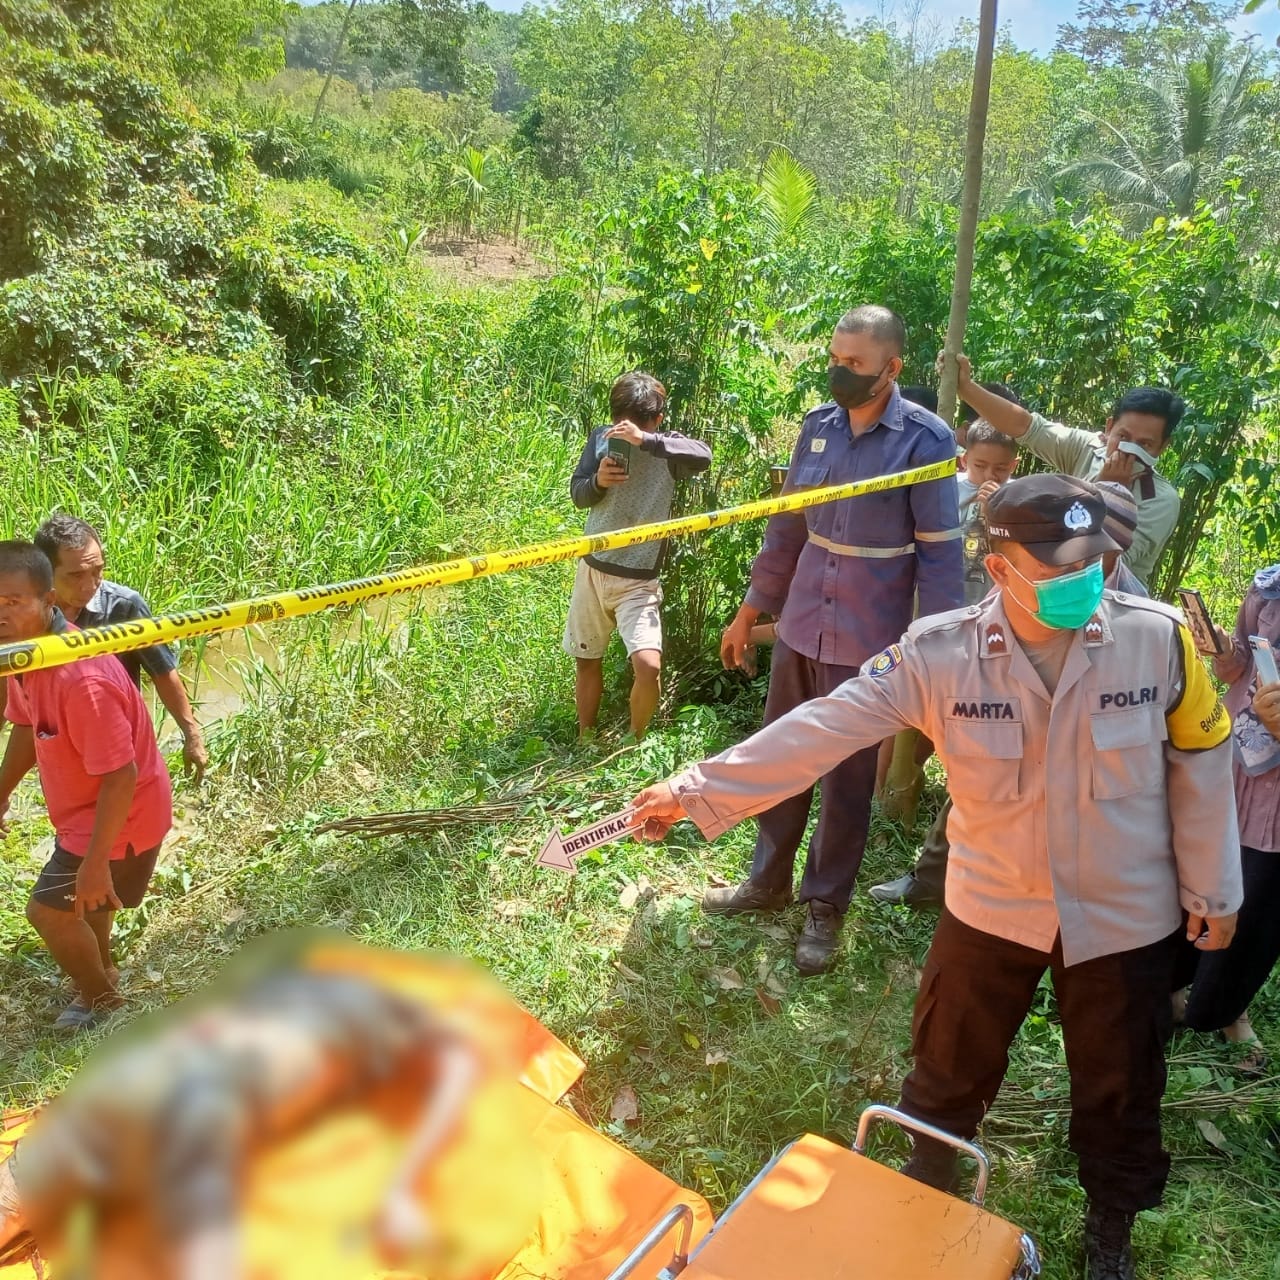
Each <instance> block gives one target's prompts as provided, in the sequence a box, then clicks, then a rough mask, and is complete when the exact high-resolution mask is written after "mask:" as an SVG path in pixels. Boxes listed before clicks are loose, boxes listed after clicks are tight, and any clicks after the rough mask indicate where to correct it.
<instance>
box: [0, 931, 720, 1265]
mask: <svg viewBox="0 0 1280 1280" xmlns="http://www.w3.org/2000/svg"><path fill="white" fill-rule="evenodd" d="M309 963H310V964H311V965H313V966H314V967H317V968H334V969H339V970H340V971H342V972H346V973H351V972H358V973H361V974H363V975H365V976H368V977H370V978H372V979H374V980H375V981H377V982H378V983H379V984H385V985H386V986H389V987H392V988H394V989H395V990H396V991H397V992H398V993H400V994H401V995H404V996H407V997H409V998H414V999H421V1000H423V1001H424V1002H428V1003H429V1004H430V1007H431V1008H432V1009H433V1010H434V1011H436V1012H437V1013H449V1012H453V1013H455V1014H456V1015H457V1017H456V1018H455V1019H454V1022H455V1025H465V1024H466V1023H467V1022H470V1023H472V1024H474V1025H473V1027H472V1028H471V1029H472V1030H474V1032H475V1039H476V1040H478V1041H479V1042H480V1044H481V1047H482V1051H483V1053H484V1056H485V1058H486V1059H487V1060H488V1062H489V1064H490V1066H491V1068H494V1067H496V1068H498V1069H496V1070H491V1072H490V1077H489V1079H488V1080H487V1081H486V1082H485V1084H484V1086H483V1089H482V1091H480V1092H478V1094H477V1096H476V1097H475V1099H474V1101H473V1105H471V1106H469V1107H468V1113H467V1118H466V1120H465V1122H464V1123H463V1125H462V1127H461V1129H460V1132H459V1133H458V1135H457V1137H456V1138H455V1140H454V1141H453V1142H451V1144H450V1146H449V1148H448V1149H447V1150H445V1151H444V1152H442V1153H441V1156H440V1158H439V1160H438V1162H436V1163H435V1164H433V1167H432V1168H431V1170H430V1171H429V1174H428V1176H427V1178H426V1179H425V1180H424V1183H423V1185H422V1186H421V1187H420V1193H421V1196H422V1203H423V1206H424V1208H425V1209H426V1210H427V1211H428V1213H429V1214H430V1216H431V1218H432V1220H433V1222H434V1223H436V1224H437V1225H438V1226H439V1227H440V1228H441V1234H442V1235H446V1234H448V1233H449V1231H450V1229H451V1228H452V1227H455V1226H458V1225H459V1224H463V1225H464V1226H465V1230H459V1231H457V1232H454V1233H453V1235H455V1236H457V1237H458V1240H457V1241H456V1242H455V1243H456V1246H457V1247H455V1248H454V1249H453V1251H452V1253H451V1254H450V1257H449V1259H448V1262H447V1265H442V1266H441V1267H440V1268H439V1269H437V1268H435V1267H433V1268H432V1270H431V1271H430V1273H429V1274H423V1273H419V1272H417V1271H413V1272H409V1271H394V1272H393V1271H388V1270H386V1269H385V1267H384V1265H383V1264H381V1263H380V1262H379V1261H378V1259H377V1257H376V1254H375V1253H374V1250H373V1246H372V1242H371V1240H370V1239H369V1237H368V1232H367V1230H363V1231H362V1230H361V1227H362V1224H366V1223H367V1222H368V1221H369V1220H370V1219H371V1217H372V1215H373V1212H374V1209H375V1207H376V1206H377V1204H378V1202H379V1199H380V1196H381V1195H382V1193H383V1192H384V1190H385V1188H386V1186H387V1185H388V1184H389V1181H390V1178H391V1176H392V1171H393V1170H394V1169H395V1167H396V1165H397V1163H398V1160H399V1156H400V1152H401V1150H402V1147H403V1141H404V1136H405V1133H406V1131H407V1129H408V1121H409V1119H410V1118H411V1117H412V1115H413V1113H414V1110H415V1109H416V1107H417V1106H418V1105H419V1103H420V1099H419V1098H418V1097H417V1096H416V1095H415V1094H412V1093H409V1092H406V1094H405V1096H404V1097H403V1098H397V1097H396V1096H394V1094H392V1095H391V1096H389V1097H383V1098H381V1099H380V1105H379V1107H378V1109H377V1111H376V1112H375V1111H373V1110H360V1111H355V1110H347V1111H342V1112H338V1113H335V1114H334V1115H332V1116H329V1117H326V1118H325V1119H324V1120H323V1121H321V1122H320V1123H319V1124H317V1125H315V1126H313V1127H312V1128H311V1129H309V1130H308V1131H307V1132H305V1133H303V1134H300V1135H298V1136H297V1137H295V1138H293V1139H291V1140H289V1141H287V1142H284V1143H282V1144H280V1145H279V1146H276V1147H274V1148H272V1149H270V1150H268V1151H264V1152H263V1153H261V1154H260V1155H259V1156H257V1157H256V1158H255V1159H254V1161H253V1164H252V1168H251V1172H250V1176H249V1182H248V1185H247V1187H246V1188H245V1192H244V1197H243V1216H242V1221H241V1229H242V1238H243V1242H244V1243H243V1248H244V1253H245V1257H246V1267H245V1274H246V1275H248V1276H251V1277H253V1280H528V1278H529V1277H555V1280H605V1277H606V1276H608V1274H609V1273H610V1272H611V1271H612V1270H614V1269H615V1268H616V1267H617V1266H618V1264H619V1263H620V1262H621V1261H622V1259H623V1258H625V1257H626V1256H627V1255H628V1251H629V1250H631V1249H632V1245H633V1244H634V1242H635V1239H636V1235H637V1232H638V1230H639V1229H641V1228H642V1226H643V1225H644V1224H646V1223H648V1222H651V1221H652V1220H653V1219H654V1218H655V1217H661V1216H664V1215H665V1214H667V1213H668V1212H669V1211H670V1210H671V1209H672V1208H674V1207H675V1206H676V1205H679V1206H681V1212H682V1214H683V1215H686V1216H688V1218H689V1220H690V1222H691V1228H692V1230H693V1232H694V1233H695V1234H696V1236H697V1237H699V1238H700V1237H701V1236H702V1235H703V1234H705V1233H706V1231H708V1230H709V1229H710V1227H711V1225H712V1222H713V1217H712V1214H711V1210H710V1208H709V1207H708V1206H707V1205H706V1203H705V1202H704V1201H703V1200H702V1199H701V1197H699V1196H697V1195H696V1194H694V1193H692V1192H690V1191H688V1190H686V1189H684V1188H682V1187H680V1186H679V1185H678V1184H677V1183H675V1182H673V1181H672V1180H671V1179H670V1178H667V1177H666V1176H665V1175H663V1174H662V1173H659V1172H658V1170H656V1169H654V1168H652V1167H651V1166H650V1165H648V1164H646V1163H645V1162H644V1161H643V1160H641V1159H640V1158H639V1157H638V1156H636V1155H634V1154H633V1153H632V1152H630V1151H629V1150H627V1149H626V1148H625V1147H623V1146H621V1145H619V1144H618V1143H615V1142H613V1141H612V1140H611V1139H609V1138H608V1137H606V1136H605V1135H604V1134H601V1133H598V1132H597V1131H596V1130H595V1129H593V1128H591V1127H590V1126H588V1125H586V1124H584V1123H583V1122H582V1121H581V1120H579V1119H578V1118H577V1116H576V1115H574V1114H573V1113H572V1112H571V1111H569V1110H568V1109H567V1108H565V1107H563V1106H560V1105H557V1103H558V1102H559V1100H560V1098H561V1097H562V1096H563V1094H564V1093H565V1092H567V1090H568V1089H569V1088H571V1087H572V1085H573V1084H574V1083H575V1082H576V1081H577V1079H578V1078H579V1076H580V1075H581V1073H582V1071H583V1063H582V1061H581V1059H579V1058H578V1057H577V1055H575V1054H574V1053H573V1052H572V1051H571V1050H569V1049H568V1048H567V1047H566V1046H565V1045H564V1044H563V1043H561V1042H560V1041H559V1040H558V1039H557V1038H556V1037H555V1036H554V1035H552V1034H551V1032H549V1031H548V1030H547V1029H546V1028H545V1027H544V1026H542V1024H541V1023H539V1022H538V1021H537V1020H536V1019H535V1018H533V1017H532V1016H531V1015H530V1014H529V1013H527V1012H526V1011H525V1010H524V1009H523V1008H521V1007H520V1005H518V1004H517V1003H516V1002H515V1001H514V1000H512V998H511V997H510V996H509V995H507V994H506V993H505V992H504V991H503V990H502V988H501V987H500V986H498V984H497V983H495V982H494V981H493V980H492V979H490V978H488V977H487V975H484V974H482V973H476V972H475V971H473V970H468V969H467V968H463V967H457V968H454V967H451V966H449V964H448V963H447V962H444V963H438V962H434V961H431V962H428V961H424V960H422V959H421V958H417V957H413V956H407V955H402V954H397V953H391V952H380V951H371V950H365V949H356V948H351V947H346V946H336V947H333V948H321V949H319V950H317V952H316V953H315V954H314V955H313V956H312V957H311V958H310V959H309ZM398 1116H399V1117H400V1118H401V1122H398ZM30 1119H31V1115H30V1114H24V1115H13V1116H7V1117H5V1129H4V1131H3V1133H0V1159H3V1158H4V1157H5V1156H6V1155H7V1154H8V1152H9V1151H11V1150H12V1148H13V1147H14V1145H15V1144H16V1142H17V1141H18V1140H19V1139H20V1138H21V1136H22V1133H23V1131H24V1130H25V1128H26V1126H27V1124H28V1123H29V1121H30ZM136 1231H137V1227H136V1224H131V1223H129V1222H127V1221H123V1222H114V1223H113V1225H112V1227H111V1229H110V1231H109V1234H108V1235H107V1236H106V1237H105V1238H101V1239H100V1240H99V1243H98V1247H96V1248H95V1251H94V1258H93V1271H94V1280H152V1277H150V1276H149V1275H148V1272H147V1268H146V1264H145V1261H141V1262H140V1261H139V1253H140V1250H139V1248H138V1247H137V1246H136V1245H133V1246H132V1247H131V1240H132V1239H134V1238H135V1236H134V1233H135V1232H136ZM451 1238H452V1237H451ZM59 1270H60V1268H58V1267H56V1266H53V1265H51V1264H50V1263H49V1261H48V1260H41V1259H39V1258H38V1257H35V1256H31V1255H28V1256H26V1257H24V1258H21V1259H20V1260H14V1261H12V1262H10V1263H9V1264H8V1265H4V1264H2V1263H0V1280H59Z"/></svg>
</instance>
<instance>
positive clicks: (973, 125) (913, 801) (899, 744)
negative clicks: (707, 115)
mask: <svg viewBox="0 0 1280 1280" xmlns="http://www.w3.org/2000/svg"><path fill="white" fill-rule="evenodd" d="M995 45H996V0H981V8H980V10H979V13H978V48H977V51H976V54H975V56H974V62H973V90H972V92H971V94H970V96H969V127H968V131H967V133H966V135H965V146H964V188H963V191H962V192H961V196H960V224H959V227H958V228H957V230H956V278H955V284H954V285H953V286H952V289H951V315H950V317H949V318H948V320H947V337H946V341H945V343H944V345H943V348H942V349H943V352H944V359H943V364H942V377H941V380H940V382H939V385H938V416H939V417H941V418H942V420H943V421H944V422H946V423H947V424H948V425H951V424H952V423H954V422H955V417H956V372H957V370H956V355H957V354H958V353H959V352H961V351H963V350H964V327H965V321H966V319H967V318H968V315H969V294H970V291H971V289H972V286H973V246H974V241H975V240H976V239H977V234H978V210H979V208H980V206H981V203H982V152H983V146H984V144H985V142H986V136H987V108H988V106H989V105H990V102H991V64H992V62H993V61H994V58H995ZM918 742H919V735H918V734H916V733H914V732H909V733H900V734H899V735H898V736H897V738H896V739H895V740H894V744H893V759H892V760H891V761H890V763H889V771H888V775H887V776H886V778H885V781H884V786H883V788H882V789H881V792H880V808H881V811H882V812H883V813H884V814H885V815H886V816H887V817H890V818H898V819H900V820H901V821H902V824H903V826H905V827H906V828H907V830H908V831H910V830H911V829H912V828H913V827H914V826H915V822H916V808H917V807H918V805H919V801H920V792H921V791H922V790H923V788H924V769H923V765H922V764H917V763H916V758H917V756H918V755H919V754H920V752H919V750H918Z"/></svg>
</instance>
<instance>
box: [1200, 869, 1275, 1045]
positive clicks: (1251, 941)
mask: <svg viewBox="0 0 1280 1280" xmlns="http://www.w3.org/2000/svg"><path fill="white" fill-rule="evenodd" d="M1240 858H1241V864H1242V869H1243V871H1244V902H1243V904H1242V905H1241V907H1240V914H1239V916H1238V917H1237V919H1236V934H1235V937H1234V938H1232V940H1231V945H1230V946H1229V947H1228V948H1227V949H1226V950H1225V951H1197V950H1196V949H1195V947H1194V946H1192V945H1191V944H1190V943H1185V944H1184V945H1185V951H1184V955H1183V959H1182V962H1181V963H1180V966H1179V968H1180V971H1181V972H1180V977H1181V978H1182V981H1180V982H1179V984H1178V985H1179V986H1185V985H1186V983H1187V982H1191V995H1190V997H1189V998H1188V1000H1187V1019H1186V1021H1187V1026H1189V1027H1190V1028H1191V1029H1192V1030H1193V1031H1220V1030H1221V1029H1222V1028H1223V1027H1229V1026H1230V1025H1231V1024H1232V1023H1233V1022H1234V1021H1235V1020H1236V1019H1237V1018H1238V1017H1240V1015H1241V1014H1242V1013H1244V1011H1245V1010H1246V1009H1247V1008H1248V1007H1249V1002H1250V1001H1251V1000H1252V999H1253V998H1254V996H1256V995H1257V994H1258V992H1259V991H1261V990H1262V985H1263V983H1264V982H1266V980H1267V978H1268V977H1270V975H1271V970H1272V969H1274V968H1275V966H1276V962H1277V961H1278V960H1280V853H1267V852H1265V851H1264V850H1262V849H1250V848H1248V847H1244V846H1242V847H1241V849H1240ZM1193 974H1194V978H1193V977H1192V975H1193Z"/></svg>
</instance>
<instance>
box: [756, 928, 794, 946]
mask: <svg viewBox="0 0 1280 1280" xmlns="http://www.w3.org/2000/svg"><path fill="white" fill-rule="evenodd" d="M760 932H761V933H763V934H764V936H765V937H766V938H772V939H773V940H774V942H790V941H791V934H790V932H789V931H788V930H787V928H786V927H785V926H784V925H780V924H762V925H761V926H760Z"/></svg>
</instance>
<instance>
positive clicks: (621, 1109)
mask: <svg viewBox="0 0 1280 1280" xmlns="http://www.w3.org/2000/svg"><path fill="white" fill-rule="evenodd" d="M609 1119H610V1120H616V1121H618V1123H619V1124H635V1122H636V1121H637V1120H639V1119H640V1099H639V1098H637V1097H636V1091H635V1090H634V1089H633V1088H632V1087H631V1086H630V1085H629V1084H624V1085H623V1086H622V1088H621V1089H619V1090H618V1092H617V1093H615V1094H614V1095H613V1106H612V1107H610V1108H609Z"/></svg>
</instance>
